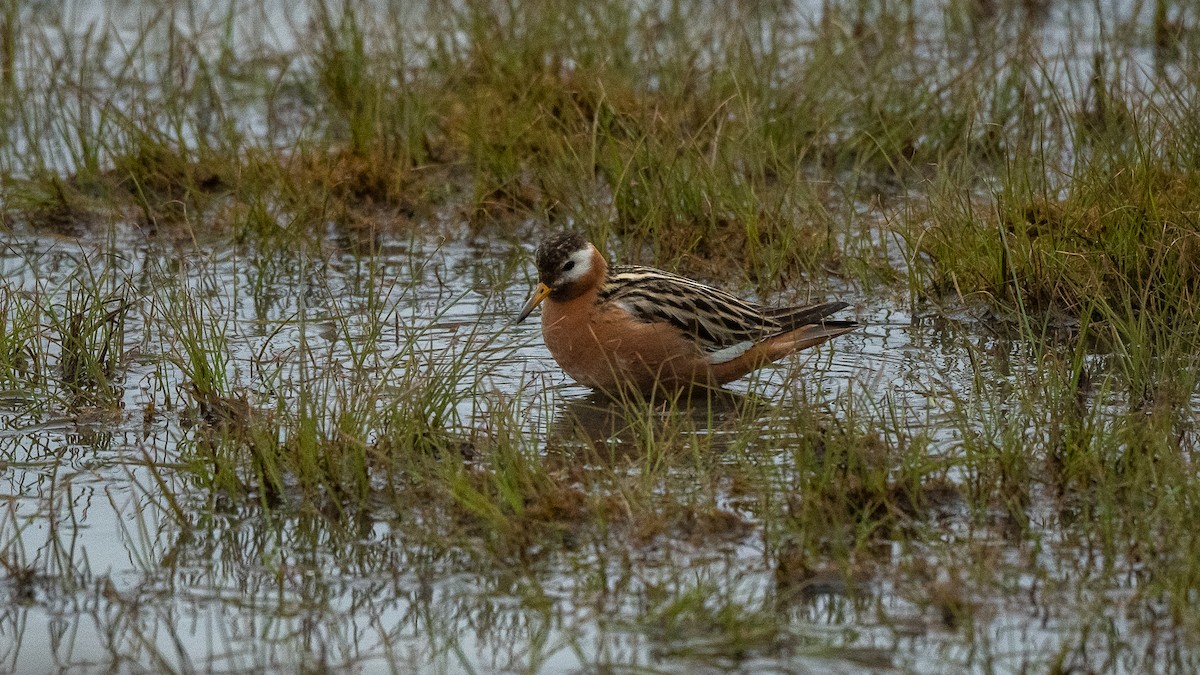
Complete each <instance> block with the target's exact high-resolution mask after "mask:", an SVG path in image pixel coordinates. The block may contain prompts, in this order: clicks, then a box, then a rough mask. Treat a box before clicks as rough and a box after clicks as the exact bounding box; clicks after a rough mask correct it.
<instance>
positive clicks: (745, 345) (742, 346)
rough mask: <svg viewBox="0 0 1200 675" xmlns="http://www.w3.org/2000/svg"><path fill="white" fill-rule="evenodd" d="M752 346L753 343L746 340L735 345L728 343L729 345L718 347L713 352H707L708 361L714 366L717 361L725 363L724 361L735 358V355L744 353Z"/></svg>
mask: <svg viewBox="0 0 1200 675" xmlns="http://www.w3.org/2000/svg"><path fill="white" fill-rule="evenodd" d="M753 346H754V343H753V342H752V341H750V340H746V341H744V342H739V343H737V344H736V345H730V346H729V347H725V348H724V349H718V350H717V351H715V352H711V353H709V355H708V362H709V363H711V364H713V365H714V366H715V365H717V364H719V363H725V362H726V361H732V360H734V359H736V358H737V357H739V356H741V355H742V354H745V353H746V352H747V351H749V350H750V348H751V347H753Z"/></svg>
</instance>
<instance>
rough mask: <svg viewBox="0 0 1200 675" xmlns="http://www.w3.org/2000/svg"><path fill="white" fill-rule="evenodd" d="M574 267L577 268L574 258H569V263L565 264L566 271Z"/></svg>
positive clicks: (564, 269)
mask: <svg viewBox="0 0 1200 675" xmlns="http://www.w3.org/2000/svg"><path fill="white" fill-rule="evenodd" d="M573 269H575V261H574V260H568V261H567V264H566V265H563V271H564V272H570V271H571V270H573Z"/></svg>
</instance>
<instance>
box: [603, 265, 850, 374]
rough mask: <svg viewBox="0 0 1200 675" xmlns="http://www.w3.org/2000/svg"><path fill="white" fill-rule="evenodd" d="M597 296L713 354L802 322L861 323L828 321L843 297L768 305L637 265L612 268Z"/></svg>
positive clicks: (842, 326)
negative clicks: (797, 304)
mask: <svg viewBox="0 0 1200 675" xmlns="http://www.w3.org/2000/svg"><path fill="white" fill-rule="evenodd" d="M597 302H598V303H608V302H611V303H616V304H617V305H618V306H620V307H621V308H622V309H624V310H626V311H627V312H629V314H630V315H631V316H633V318H634V319H636V320H638V321H642V322H645V323H654V322H658V321H664V322H666V323H669V324H671V325H672V326H675V327H676V328H678V329H679V330H681V331H682V332H683V333H685V334H686V335H689V336H691V337H692V338H693V339H695V340H696V342H697V344H699V345H700V347H701V349H703V350H704V351H706V352H708V353H710V354H711V353H714V352H721V351H724V350H727V349H728V348H730V347H735V346H737V345H742V344H746V345H747V346H748V344H749V343H755V342H759V341H762V340H765V339H767V338H770V337H774V336H776V335H781V334H783V333H786V332H788V331H791V330H795V329H797V328H800V327H802V326H808V325H822V326H824V327H826V328H829V329H849V328H852V327H855V326H857V325H858V324H857V323H856V322H854V321H824V319H825V317H827V316H829V315H830V314H833V313H834V312H837V311H838V310H841V309H844V308H846V307H847V306H849V305H848V304H847V303H845V302H827V303H822V304H817V305H807V306H802V307H778V308H775V307H764V306H763V305H759V304H757V303H753V302H748V301H746V300H742V299H740V298H738V297H736V296H734V295H731V294H729V293H727V292H725V291H722V290H720V289H718V288H713V287H711V286H706V285H704V284H702V283H700V282H698V281H693V280H691V279H688V278H687V277H682V276H679V275H677V274H671V273H669V272H664V271H662V270H657V269H654V268H650V267H639V266H618V267H614V268H612V269H611V270H609V274H608V278H607V279H606V280H605V282H604V285H603V286H602V287H601V289H600V292H599V295H598V297H597ZM734 353H737V352H734Z"/></svg>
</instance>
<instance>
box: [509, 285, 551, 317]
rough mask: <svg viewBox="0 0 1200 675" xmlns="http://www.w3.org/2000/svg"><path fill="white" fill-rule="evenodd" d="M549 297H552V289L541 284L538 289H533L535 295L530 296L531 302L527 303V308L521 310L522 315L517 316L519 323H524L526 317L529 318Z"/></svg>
mask: <svg viewBox="0 0 1200 675" xmlns="http://www.w3.org/2000/svg"><path fill="white" fill-rule="evenodd" d="M548 295H550V287H549V286H547V285H546V284H543V283H539V284H538V285H537V288H535V289H533V295H531V296H529V302H527V303H525V306H524V307H522V308H521V313H520V314H518V315H517V322H518V323H520V322H521V321H524V320H525V317H527V316H529V313H530V312H532V311H533V308H534V307H537V306H538V305H540V304H542V301H543V300H545V299H546V296H548Z"/></svg>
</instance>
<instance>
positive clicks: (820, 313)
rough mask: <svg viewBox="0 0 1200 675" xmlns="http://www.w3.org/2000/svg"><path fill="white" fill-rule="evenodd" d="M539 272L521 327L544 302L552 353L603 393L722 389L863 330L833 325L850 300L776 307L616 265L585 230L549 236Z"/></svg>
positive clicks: (545, 327)
mask: <svg viewBox="0 0 1200 675" xmlns="http://www.w3.org/2000/svg"><path fill="white" fill-rule="evenodd" d="M537 266H538V274H539V277H540V283H539V284H538V287H537V290H535V291H534V294H533V296H532V297H531V298H530V300H529V302H528V303H527V304H526V305H525V308H524V309H523V310H522V311H521V314H520V316H519V317H518V321H520V320H523V319H525V317H527V316H528V315H529V313H530V312H532V311H533V309H534V308H535V307H536V306H537V305H538V304H540V303H542V302H543V301H545V306H544V308H543V310H542V336H543V338H544V339H545V342H546V346H547V347H548V348H549V349H550V354H551V355H552V356H553V357H554V360H555V361H557V362H558V364H559V365H560V366H561V367H562V369H563V370H564V371H566V373H567V374H568V375H570V376H571V377H572V378H573V379H575V380H576V381H577V382H579V383H580V384H583V385H585V386H588V387H592V388H594V389H599V390H602V391H610V392H611V391H614V390H622V389H630V388H632V389H636V390H639V391H643V392H649V391H652V390H654V389H681V388H690V387H694V386H708V387H715V386H719V385H722V384H725V383H727V382H731V381H733V380H736V379H738V378H740V377H742V376H744V375H746V374H747V373H749V372H751V371H753V370H755V369H757V368H760V367H762V366H764V365H766V364H767V363H770V362H772V361H775V360H777V359H779V358H782V357H784V356H786V355H788V354H791V353H793V352H796V351H799V350H801V349H804V348H806V347H811V346H813V345H817V344H820V343H822V342H824V341H826V340H828V339H830V338H832V337H836V336H838V335H841V334H843V333H848V332H850V331H852V330H854V329H855V328H857V327H858V324H857V323H855V322H853V321H824V318H825V317H826V316H828V315H830V314H832V313H834V312H836V311H838V310H840V309H843V308H845V307H846V306H847V305H846V303H844V302H831V303H825V304H820V305H808V306H803V307H784V308H769V307H764V306H762V305H759V304H756V303H752V302H747V301H745V300H741V299H739V298H737V297H735V296H733V295H731V294H729V293H726V292H725V291H722V290H720V289H717V288H713V287H711V286H706V285H704V284H701V283H700V282H697V281H693V280H691V279H688V278H686V277H681V276H679V275H676V274H671V273H669V272H664V271H662V270H657V269H653V268H649V267H634V266H617V267H614V268H612V269H610V268H609V267H608V262H607V261H606V260H605V259H604V256H603V255H601V254H600V252H599V251H597V250H596V248H595V247H594V246H593V245H592V244H590V243H588V242H587V241H586V240H584V239H583V238H582V237H580V236H579V235H576V234H559V235H555V236H554V237H551V238H550V239H548V240H546V242H544V243H543V244H542V245H541V246H540V247H539V248H538V252H537Z"/></svg>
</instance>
